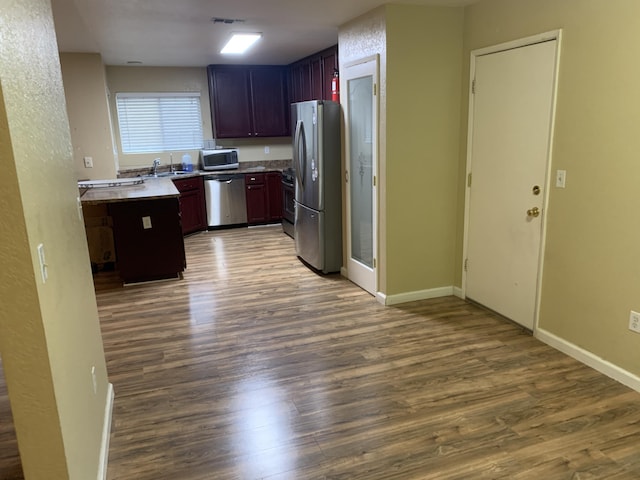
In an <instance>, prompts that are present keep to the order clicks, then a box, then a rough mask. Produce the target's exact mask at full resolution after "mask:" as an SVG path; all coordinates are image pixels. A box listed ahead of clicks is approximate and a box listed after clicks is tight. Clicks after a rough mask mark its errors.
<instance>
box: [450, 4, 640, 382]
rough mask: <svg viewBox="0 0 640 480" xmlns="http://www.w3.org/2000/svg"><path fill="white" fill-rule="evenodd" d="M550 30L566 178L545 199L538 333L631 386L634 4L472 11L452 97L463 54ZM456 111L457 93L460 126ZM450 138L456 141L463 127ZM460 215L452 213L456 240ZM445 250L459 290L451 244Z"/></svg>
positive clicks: (636, 167)
mask: <svg viewBox="0 0 640 480" xmlns="http://www.w3.org/2000/svg"><path fill="white" fill-rule="evenodd" d="M558 28H562V30H563V39H562V46H561V59H560V72H559V86H558V104H557V113H556V128H555V139H554V143H553V149H554V155H553V164H552V171H555V170H556V169H564V170H566V171H567V184H566V188H565V189H556V188H553V187H552V188H551V191H550V198H549V206H548V210H547V212H546V215H547V226H548V233H547V247H546V254H545V257H544V272H543V282H542V305H541V309H540V323H539V326H540V328H542V329H545V330H547V331H549V332H551V333H553V334H555V335H557V336H558V337H560V338H561V339H562V340H564V341H566V342H569V343H571V344H574V345H576V346H578V347H581V348H583V349H586V350H587V351H589V352H591V353H592V354H594V355H596V356H598V357H601V358H602V359H604V360H607V361H609V362H611V363H613V364H615V365H617V366H618V367H621V368H623V369H625V370H627V371H629V372H631V373H633V374H635V375H640V335H638V334H637V333H633V332H630V331H629V330H628V328H627V327H628V321H629V310H631V309H633V310H636V311H640V295H639V292H640V274H639V273H638V271H639V270H638V268H639V267H638V266H639V265H640V242H639V241H638V239H640V223H639V222H638V221H637V219H636V211H637V207H638V196H637V179H638V178H640V161H638V156H639V155H640V153H639V152H640V136H639V135H638V126H639V125H640V109H639V108H638V105H640V89H638V86H637V78H638V77H639V74H640V71H639V67H638V62H637V61H636V60H637V59H638V58H640V33H639V32H640V2H637V1H636V0H612V1H607V2H604V1H602V0H563V1H557V0H483V1H481V2H479V3H477V4H475V5H472V6H470V7H468V8H467V9H466V18H465V61H464V68H465V73H464V75H463V79H464V80H465V81H464V85H463V92H466V91H467V89H468V80H467V78H468V71H469V60H468V58H469V57H468V54H469V51H470V50H472V49H476V48H480V47H485V46H489V45H494V44H498V43H501V42H505V41H509V40H513V39H517V38H522V37H525V36H529V35H533V34H537V33H541V32H545V31H549V30H553V29H558ZM467 108H468V102H467V98H466V93H465V101H464V103H463V105H462V112H463V116H466V112H467ZM461 126H462V131H463V134H462V135H461V139H464V138H465V136H466V118H463V120H462V122H461ZM461 145H462V149H461V150H462V152H461V155H460V175H459V182H458V183H459V185H460V187H461V191H462V192H464V186H463V185H464V178H463V172H464V165H465V162H466V142H465V141H464V140H461ZM460 199H462V195H460ZM462 215H463V212H462V211H461V210H460V209H459V211H458V225H459V231H460V232H462V226H463V225H462V224H463V220H462ZM456 250H457V252H458V258H457V267H456V274H457V283H458V284H460V265H461V261H462V260H461V258H460V252H461V240H460V239H458V244H457V249H456Z"/></svg>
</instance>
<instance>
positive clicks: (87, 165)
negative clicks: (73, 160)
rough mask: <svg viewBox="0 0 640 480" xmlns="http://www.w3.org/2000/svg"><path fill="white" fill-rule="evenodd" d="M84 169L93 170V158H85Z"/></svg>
mask: <svg viewBox="0 0 640 480" xmlns="http://www.w3.org/2000/svg"><path fill="white" fill-rule="evenodd" d="M84 168H93V157H84Z"/></svg>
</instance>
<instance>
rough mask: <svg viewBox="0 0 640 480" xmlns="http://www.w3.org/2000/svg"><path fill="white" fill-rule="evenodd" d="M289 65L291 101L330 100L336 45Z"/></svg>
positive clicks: (336, 52)
mask: <svg viewBox="0 0 640 480" xmlns="http://www.w3.org/2000/svg"><path fill="white" fill-rule="evenodd" d="M289 66H290V67H291V85H292V88H291V101H292V102H304V101H307V100H331V80H332V79H333V74H334V72H335V71H337V70H338V46H337V45H335V46H333V47H331V48H328V49H326V50H322V51H321V52H318V53H315V54H313V55H310V56H308V57H305V58H303V59H302V60H298V61H297V62H294V63H292V64H291V65H289Z"/></svg>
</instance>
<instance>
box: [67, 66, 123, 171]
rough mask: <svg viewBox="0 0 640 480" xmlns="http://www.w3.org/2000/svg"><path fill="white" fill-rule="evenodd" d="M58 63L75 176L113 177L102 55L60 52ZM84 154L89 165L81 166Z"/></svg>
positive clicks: (114, 162)
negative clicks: (89, 161) (88, 166)
mask: <svg viewBox="0 0 640 480" xmlns="http://www.w3.org/2000/svg"><path fill="white" fill-rule="evenodd" d="M60 64H61V66H62V78H63V82H64V92H65V97H66V104H67V114H68V116H69V126H70V127H71V144H72V146H73V162H74V165H75V169H76V176H77V178H78V180H97V179H107V178H116V173H117V169H118V165H117V163H118V162H117V152H114V142H113V135H112V131H111V118H110V114H109V103H108V101H107V83H106V75H105V68H104V65H103V64H102V57H101V56H100V54H97V53H62V54H60ZM84 157H92V158H93V168H85V166H84Z"/></svg>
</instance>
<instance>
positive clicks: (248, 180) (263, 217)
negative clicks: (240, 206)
mask: <svg viewBox="0 0 640 480" xmlns="http://www.w3.org/2000/svg"><path fill="white" fill-rule="evenodd" d="M244 183H245V188H246V194H247V223H248V224H249V225H256V224H259V223H266V222H267V202H266V198H267V187H266V184H265V175H264V173H257V174H247V175H245V179H244Z"/></svg>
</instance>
